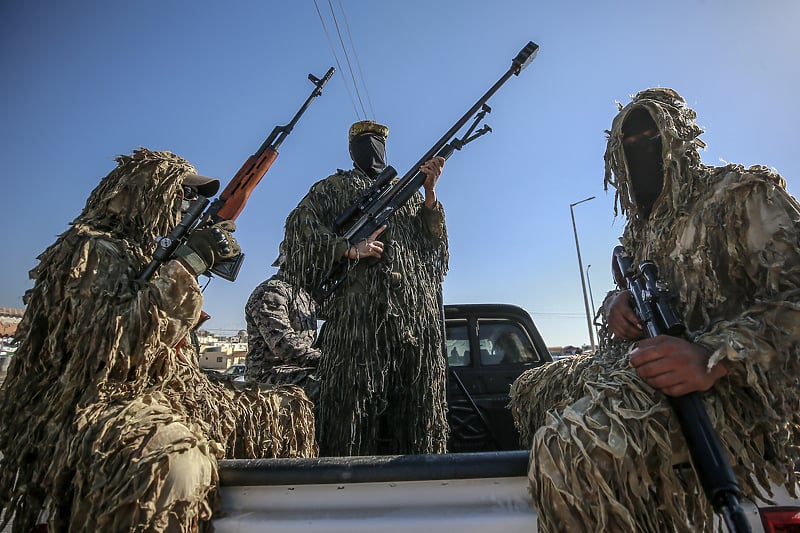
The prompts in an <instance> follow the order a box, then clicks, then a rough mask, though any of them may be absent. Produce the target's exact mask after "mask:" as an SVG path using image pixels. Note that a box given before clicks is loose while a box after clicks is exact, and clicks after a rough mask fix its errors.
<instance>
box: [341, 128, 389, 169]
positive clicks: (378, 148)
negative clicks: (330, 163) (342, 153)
mask: <svg viewBox="0 0 800 533" xmlns="http://www.w3.org/2000/svg"><path fill="white" fill-rule="evenodd" d="M388 135H389V128H387V127H386V126H383V125H381V124H378V123H377V122H374V121H372V120H362V121H360V122H356V123H355V124H353V125H352V126H350V134H349V149H350V157H351V158H352V160H353V165H355V167H356V168H357V169H358V170H360V171H362V172H363V173H364V174H366V175H367V176H369V177H370V178H372V179H375V177H376V176H377V175H378V174H380V173H381V172H383V170H384V169H385V168H386V137H387V136H388Z"/></svg>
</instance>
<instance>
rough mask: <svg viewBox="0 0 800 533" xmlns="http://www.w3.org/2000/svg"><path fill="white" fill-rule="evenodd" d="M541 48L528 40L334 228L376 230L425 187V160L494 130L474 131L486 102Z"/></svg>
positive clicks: (334, 283) (349, 233)
mask: <svg viewBox="0 0 800 533" xmlns="http://www.w3.org/2000/svg"><path fill="white" fill-rule="evenodd" d="M538 51H539V46H538V45H537V44H535V43H533V42H528V44H526V45H525V47H524V48H523V49H522V50H521V51H520V52H519V53H518V54H517V56H516V57H515V58H514V59H513V60H512V61H511V67H510V68H509V69H508V71H507V72H506V73H505V74H504V75H503V76H502V77H501V78H500V79H499V80H498V81H497V83H495V84H494V85H493V86H492V87H491V88H490V89H489V90H488V91H487V92H486V94H484V95H483V96H482V97H481V98H480V99H479V100H478V101H477V102H476V103H475V105H473V106H472V107H471V108H470V110H469V111H467V112H466V113H465V114H464V116H462V117H461V119H459V120H458V122H456V123H455V125H454V126H453V127H452V128H450V129H449V130H448V131H447V133H445V134H444V135H443V136H442V138H441V139H439V140H438V141H437V142H436V144H434V145H433V147H431V149H430V150H428V151H427V152H426V153H425V155H423V156H422V157H421V158H420V159H419V161H417V162H416V163H415V164H414V165H413V166H412V167H411V170H409V171H408V172H406V174H405V175H404V176H403V177H402V178H400V179H397V180H395V177H396V176H397V171H396V170H395V169H394V168H393V167H392V166H387V167H386V169H385V170H384V171H383V172H381V173H380V174H378V175H377V176H376V177H375V180H374V181H373V183H372V185H371V186H370V187H368V188H367V189H365V190H364V191H362V193H361V196H360V198H359V200H358V201H357V202H356V203H355V204H354V205H352V206H350V207H349V208H347V209H346V210H345V211H344V212H343V213H342V214H341V215H339V217H337V218H336V220H335V221H334V224H333V228H332V229H333V231H334V232H336V233H337V234H341V235H342V237H344V238H345V239H346V240H347V242H348V243H349V244H355V243H357V242H359V241H361V240H363V239H366V238H367V237H368V236H369V235H371V234H372V233H373V232H374V231H375V230H377V229H378V228H380V227H381V226H383V225H384V224H385V223H386V222H387V221H388V220H389V218H390V217H391V216H392V215H393V214H394V212H395V211H397V210H398V209H399V208H401V207H402V206H403V205H405V203H406V202H407V201H408V200H409V199H410V198H411V197H412V196H413V195H414V193H415V192H416V191H418V190H419V188H420V187H422V185H423V184H424V183H425V179H426V175H425V174H424V173H423V172H422V171H421V170H419V168H420V167H421V166H422V164H423V163H425V162H426V161H428V160H429V159H431V158H433V157H442V158H444V159H447V158H449V157H450V156H451V155H453V152H454V151H455V150H461V149H462V148H463V147H464V145H466V144H467V143H469V142H471V141H473V140H475V139H477V138H478V137H480V136H481V135H484V134H485V133H489V132H491V131H492V129H491V128H490V127H489V126H488V125H484V126H483V127H482V128H480V129H479V130H477V131H474V130H475V127H476V126H477V125H478V123H479V122H480V121H481V120H483V118H484V116H485V115H486V113H490V112H491V108H490V107H489V106H488V105H486V102H487V101H488V100H489V98H491V97H492V95H493V94H494V93H496V92H497V90H498V89H500V87H501V86H502V85H503V84H504V83H505V82H506V81H508V79H509V78H510V77H511V76H512V75H515V76H518V75H519V73H520V72H521V71H522V69H524V68H525V67H527V66H528V65H529V64H530V62H531V61H533V59H534V58H535V57H536V53H537V52H538ZM479 110H480V112H479ZM476 113H477V115H476ZM473 115H476V116H475V118H474V120H473V123H472V125H471V126H470V128H469V130H468V131H467V132H466V133H465V134H464V135H463V136H462V138H461V139H458V138H456V139H453V140H452V141H451V140H450V139H452V138H453V137H454V136H455V135H456V133H457V132H458V130H460V129H461V128H462V127H463V126H464V125H465V124H466V123H467V122H468V121H469V120H470V118H471V117H472V116H473ZM473 131H474V133H473ZM347 270H348V269H347V262H346V261H342V262H341V263H339V265H338V266H337V267H335V268H334V269H333V270H332V271H331V272H330V273H329V274H328V276H327V277H326V279H325V280H324V281H323V282H322V283H321V284H320V286H319V287H317V289H316V290H315V291H314V296H315V298H317V299H318V300H319V301H322V300H324V299H326V298H328V297H329V296H330V295H331V294H333V292H334V291H335V290H336V288H337V287H339V285H341V283H342V282H343V281H344V280H345V278H346V277H347Z"/></svg>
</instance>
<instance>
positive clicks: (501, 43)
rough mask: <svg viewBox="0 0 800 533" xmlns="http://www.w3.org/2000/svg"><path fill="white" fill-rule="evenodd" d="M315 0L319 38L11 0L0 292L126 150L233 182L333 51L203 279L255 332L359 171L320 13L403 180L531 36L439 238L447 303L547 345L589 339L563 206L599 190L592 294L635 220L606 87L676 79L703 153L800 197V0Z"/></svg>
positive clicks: (82, 1) (16, 280)
mask: <svg viewBox="0 0 800 533" xmlns="http://www.w3.org/2000/svg"><path fill="white" fill-rule="evenodd" d="M317 4H318V5H319V10H320V12H321V13H322V17H323V20H324V21H325V27H326V28H327V30H328V32H327V34H326V31H325V29H324V28H323V23H322V22H321V20H320V16H319V14H318V11H317V7H316V6H315V4H314V2H313V0H293V1H289V2H276V1H272V2H270V1H263V0H258V1H257V0H247V1H238V0H231V1H228V2H218V1H209V0H193V1H190V0H167V1H155V0H143V1H139V2H107V1H103V0H76V1H73V2H35V1H31V2H22V1H13V0H12V1H5V2H2V3H0V72H2V82H0V102H2V104H0V106H2V107H1V108H2V114H1V115H0V162H2V166H0V172H2V184H3V188H4V192H3V196H2V198H3V207H4V208H3V211H2V217H3V231H2V244H3V250H4V253H3V260H2V261H0V307H22V294H23V293H24V292H25V290H26V289H28V288H30V287H31V282H30V281H29V280H28V275H27V273H28V271H29V270H30V269H31V268H33V267H34V266H35V265H36V256H37V255H38V254H39V253H41V252H42V251H43V250H44V249H45V248H46V247H47V246H49V245H50V244H51V243H52V242H53V241H54V240H55V238H56V236H57V235H58V234H59V233H61V232H63V231H64V230H65V229H66V228H67V224H68V222H70V221H71V220H72V219H74V218H75V216H76V215H77V214H78V213H79V212H80V210H81V209H82V207H83V205H84V203H85V201H86V198H87V197H88V195H89V192H90V191H91V190H92V189H93V188H94V187H95V186H96V185H97V183H98V182H99V180H100V179H101V178H102V177H103V176H105V175H106V174H107V173H108V172H109V171H110V170H111V169H112V168H113V166H114V162H113V158H114V157H115V156H116V155H119V154H123V153H130V152H131V151H132V150H134V149H135V148H137V147H139V146H144V147H147V148H151V149H155V150H170V151H173V152H175V153H177V154H178V155H181V156H183V157H185V158H186V159H188V160H189V161H190V162H192V163H193V164H194V165H195V166H196V167H197V168H198V169H199V171H200V172H201V173H203V174H207V175H210V176H216V177H218V178H220V180H221V181H222V183H223V186H224V185H225V184H227V182H228V181H229V180H230V178H231V177H232V176H233V175H234V174H235V173H236V171H237V170H238V169H239V167H240V166H241V164H242V162H243V161H244V160H245V159H246V158H247V157H248V156H249V155H250V154H252V153H253V152H254V151H255V150H256V149H257V148H258V147H259V146H260V145H261V143H262V142H263V140H264V139H265V138H266V136H267V135H268V134H269V132H270V131H271V130H272V128H273V127H274V126H276V125H279V124H285V123H286V122H288V121H289V120H290V119H291V117H292V116H293V115H294V114H295V112H296V111H297V110H298V109H299V107H300V105H301V104H302V103H303V101H304V100H305V99H306V98H307V96H308V95H309V94H310V92H311V90H312V89H313V86H312V85H311V83H310V82H309V81H308V79H307V75H308V74H309V73H313V74H314V75H315V76H322V75H323V74H324V73H325V72H326V71H327V69H328V68H329V67H331V66H336V67H337V72H336V73H335V74H334V77H333V78H332V79H331V81H330V82H329V83H328V85H327V87H326V88H325V90H324V93H323V95H322V96H321V97H319V98H318V99H316V100H315V101H314V103H313V104H312V105H311V107H310V108H309V109H308V111H307V112H306V113H305V115H304V116H303V117H302V118H301V119H300V121H299V123H298V124H297V126H296V127H295V130H294V132H293V133H292V134H291V135H289V136H288V137H287V139H286V141H285V142H284V143H283V145H282V146H281V148H280V155H279V157H278V159H277V161H276V162H275V164H274V165H273V167H272V169H271V170H270V171H269V173H268V174H267V175H266V176H265V178H264V180H263V181H262V182H261V185H260V186H259V188H258V189H257V190H256V191H255V192H254V193H253V196H252V197H251V199H250V202H249V203H248V205H247V207H246V208H245V211H244V213H243V214H242V215H240V216H239V218H238V219H237V225H238V230H237V232H236V235H237V238H238V240H239V242H240V244H241V245H242V247H243V249H244V251H245V253H246V254H247V257H246V259H245V263H244V266H243V268H242V271H241V273H240V275H239V278H238V279H237V280H236V282H234V283H230V282H228V281H225V280H222V279H213V280H212V281H211V282H210V284H209V285H208V287H207V288H206V290H205V296H206V303H205V310H206V311H207V312H208V313H209V314H211V316H212V319H211V320H210V321H209V322H207V323H206V326H207V329H209V330H211V331H213V332H219V333H232V332H234V331H235V330H238V329H243V328H244V317H243V310H242V308H243V306H244V303H245V301H246V299H247V297H248V295H249V293H250V291H251V290H252V289H253V288H254V287H255V286H256V285H257V284H258V283H259V282H261V281H262V280H263V279H265V278H267V277H268V276H269V275H271V274H272V273H273V272H274V270H275V269H274V268H272V267H270V266H269V265H270V264H271V263H272V261H273V260H274V258H275V256H276V255H277V249H278V244H279V242H280V240H281V237H282V234H283V222H284V220H285V218H286V215H287V214H288V212H289V211H290V210H291V209H292V208H293V207H294V206H295V205H296V204H297V202H298V201H299V200H300V199H301V198H302V196H303V195H304V194H305V193H306V192H307V190H308V188H309V187H310V186H311V185H312V184H313V183H314V182H315V181H317V180H319V179H322V178H324V177H326V176H327V175H329V174H331V173H333V172H334V171H335V169H336V168H350V166H351V164H350V160H349V157H348V155H347V129H348V127H349V125H350V124H351V123H352V122H354V121H355V120H359V119H362V118H364V114H365V113H364V111H362V106H361V104H360V103H359V100H358V98H357V96H356V92H355V91H354V89H353V86H352V83H350V74H349V69H348V66H347V65H348V63H347V60H346V58H345V56H344V54H343V53H342V50H341V47H340V46H339V39H338V36H337V32H336V26H335V25H334V22H333V18H332V17H331V6H333V8H334V10H335V12H336V14H337V21H338V22H339V26H340V32H341V34H342V38H343V39H344V41H345V43H346V44H348V46H349V43H350V42H352V44H353V45H354V46H353V48H351V49H349V51H348V57H349V58H350V64H351V65H352V68H353V72H354V73H355V75H356V77H357V78H358V79H359V80H362V81H363V85H362V86H361V87H359V91H358V95H360V96H361V101H362V102H364V106H363V108H364V109H365V110H366V115H367V117H368V118H371V119H376V120H378V121H380V122H383V123H384V124H387V125H389V127H390V134H389V140H388V156H389V162H390V164H392V165H393V166H394V167H395V168H397V170H398V171H399V172H400V173H401V174H403V173H405V172H406V171H407V170H408V169H409V168H410V165H412V164H413V163H415V162H416V161H417V160H418V159H419V158H420V157H421V156H422V155H423V154H424V153H425V152H426V151H427V150H428V149H429V148H430V147H431V146H432V145H433V144H434V143H435V142H436V141H437V140H438V139H439V138H440V137H441V136H442V135H443V134H444V133H445V132H446V131H447V130H448V129H450V127H451V126H452V125H453V124H454V123H455V122H456V121H457V120H458V119H459V118H460V117H461V116H462V115H463V114H464V113H465V112H466V111H467V110H468V109H469V108H470V107H471V106H472V105H473V104H474V103H475V102H476V101H477V100H478V98H479V97H480V96H482V95H483V94H484V93H485V92H486V90H488V88H489V87H490V86H491V85H492V84H493V83H494V82H495V81H497V80H498V79H499V78H500V76H502V75H503V74H504V73H505V72H506V70H507V69H508V68H509V66H510V64H511V59H512V58H513V57H514V56H515V55H516V54H517V52H518V51H519V50H520V49H521V48H522V47H523V46H524V45H525V44H526V43H527V42H528V41H534V42H535V43H537V44H538V45H539V46H540V51H539V55H538V57H537V58H536V59H535V60H534V61H533V63H531V65H530V66H529V67H528V68H527V69H526V70H524V71H523V72H522V73H521V75H520V76H519V77H512V78H511V79H510V80H509V81H508V82H507V83H506V84H505V85H504V86H503V88H501V89H500V91H499V92H498V93H497V94H496V95H495V96H494V97H493V98H492V99H491V100H490V101H489V105H490V106H491V107H492V113H491V114H490V115H488V117H487V120H486V122H487V123H488V124H489V125H490V126H491V127H492V129H493V132H492V133H491V134H489V135H486V136H484V137H482V138H481V139H479V140H477V141H475V142H474V143H473V144H471V145H469V146H468V147H466V148H465V149H464V150H463V151H462V152H457V153H456V154H455V155H453V156H452V157H451V158H450V160H449V161H448V162H447V164H446V166H445V170H444V173H443V175H442V178H441V181H440V185H439V187H438V189H437V192H438V196H439V198H440V200H441V201H442V203H443V205H444V206H445V210H446V213H447V222H448V230H449V235H450V252H451V260H450V271H449V273H448V275H447V279H446V281H445V286H444V292H445V300H446V301H447V302H449V303H467V302H484V303H491V302H503V303H514V304H517V305H521V306H522V307H524V308H526V309H527V310H528V311H529V312H530V313H531V314H532V316H533V318H534V320H535V321H536V323H537V325H538V326H539V329H540V331H541V333H542V335H543V336H544V338H545V341H546V342H547V343H548V344H549V345H551V346H552V345H562V344H582V343H588V341H589V333H588V327H587V323H586V315H585V312H584V301H583V293H582V290H581V279H580V269H579V267H578V259H577V253H576V246H575V238H574V236H573V225H572V220H571V217H570V204H572V203H576V202H579V201H581V200H583V199H585V198H588V197H591V196H595V197H596V198H595V199H594V200H590V201H587V202H584V203H581V204H580V205H576V206H575V207H574V214H575V222H576V227H577V233H578V238H579V243H580V250H581V256H582V260H583V268H584V271H585V270H587V269H588V280H589V284H590V285H591V289H592V290H591V296H592V300H593V301H594V304H595V305H596V306H597V305H599V304H600V302H601V301H602V299H603V297H604V295H605V293H606V291H607V290H609V289H610V288H611V286H612V283H611V275H610V268H609V266H610V258H611V249H612V247H613V246H614V245H615V244H616V239H617V237H618V236H619V235H620V234H621V232H622V229H623V226H624V220H623V219H622V218H617V219H615V218H614V215H613V199H614V195H613V191H609V192H608V193H606V192H604V191H603V152H604V150H605V138H604V130H605V129H607V128H608V127H609V126H610V124H611V120H612V118H613V117H614V115H615V113H616V110H617V107H616V103H615V102H616V101H620V102H622V103H627V102H628V101H629V99H630V95H632V94H634V93H636V92H637V91H639V90H641V89H645V88H647V87H652V86H669V87H673V88H675V89H676V90H677V91H678V92H680V93H681V94H682V95H683V96H684V97H685V98H686V99H687V101H688V102H689V105H690V106H691V107H693V108H694V109H695V110H696V111H697V113H698V122H699V123H700V125H702V126H703V127H704V128H705V129H706V131H707V133H706V134H705V135H704V136H703V139H705V141H706V143H707V144H708V149H707V150H706V151H705V152H703V153H702V157H703V160H704V162H706V163H708V164H718V163H720V162H721V161H726V162H737V163H742V164H744V165H751V164H764V165H768V166H771V167H774V168H775V169H777V170H778V171H779V172H780V173H781V174H782V175H783V176H784V177H785V178H786V180H787V182H788V188H789V191H790V192H792V193H793V194H794V195H795V196H797V195H798V193H800V181H798V180H800V158H798V157H797V152H796V151H797V150H798V135H797V131H798V128H797V127H798V124H799V123H800V103H798V102H800V99H798V96H797V91H798V86H800V62H799V61H798V59H797V52H798V50H800V31H798V29H797V28H798V26H799V25H800V2H798V1H797V0H762V1H760V2H753V1H751V0H674V1H672V2H666V3H665V2H644V1H643V2H638V3H637V2H631V1H620V0H603V1H589V0H587V1H577V0H559V1H551V2H533V1H530V0H496V1H493V2H487V1H485V0H481V1H478V0H434V1H431V0H428V1H424V2H423V1H420V0H384V1H381V2H375V1H367V0H335V1H333V0H332V1H331V2H326V1H325V0H317ZM342 13H344V14H342ZM329 37H330V38H329ZM332 45H334V46H332ZM353 49H354V50H355V53H353ZM334 51H335V53H334ZM337 58H338V64H337ZM339 67H342V68H341V69H340V68H339ZM364 87H365V88H364ZM589 265H591V267H590V266H589ZM204 279H205V278H201V280H204Z"/></svg>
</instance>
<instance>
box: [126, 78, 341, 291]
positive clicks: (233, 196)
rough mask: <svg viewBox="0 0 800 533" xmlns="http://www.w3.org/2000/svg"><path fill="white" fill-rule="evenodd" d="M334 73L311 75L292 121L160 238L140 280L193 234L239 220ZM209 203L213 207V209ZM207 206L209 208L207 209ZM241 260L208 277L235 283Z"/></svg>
mask: <svg viewBox="0 0 800 533" xmlns="http://www.w3.org/2000/svg"><path fill="white" fill-rule="evenodd" d="M334 70H335V69H334V68H333V67H331V68H329V69H328V72H326V73H325V75H324V76H323V77H322V78H321V79H320V78H317V77H316V76H314V75H313V74H309V75H308V79H309V80H310V81H311V83H313V84H314V90H313V91H311V95H310V96H309V97H308V98H307V99H306V101H305V102H304V103H303V105H302V106H301V107H300V110H299V111H298V112H297V113H296V114H295V115H294V117H293V118H292V120H290V121H289V123H288V124H286V125H284V126H275V128H273V130H272V132H271V133H270V134H269V136H268V137H267V138H266V140H265V141H264V142H263V143H262V144H261V147H260V148H259V149H258V150H257V151H256V153H254V154H253V155H251V156H250V157H248V158H247V161H245V162H244V164H243V165H242V167H241V168H240V169H239V171H238V172H237V173H236V175H235V176H234V177H233V179H231V181H230V183H228V186H227V187H225V189H224V190H223V191H222V193H221V194H220V195H219V196H218V197H217V198H216V199H215V200H214V201H213V202H211V201H210V200H209V199H208V198H204V197H202V196H199V197H198V199H197V200H195V201H194V202H193V203H192V205H191V206H190V207H189V210H188V211H187V212H186V214H185V215H184V216H183V218H182V219H181V221H180V223H179V224H178V225H177V226H176V227H175V229H174V230H172V232H170V234H169V235H167V236H166V237H162V238H161V239H159V241H158V246H157V247H156V251H155V252H154V253H153V259H152V260H151V261H150V263H149V264H148V265H147V266H146V267H145V268H144V270H143V271H142V273H141V274H140V275H139V278H138V279H139V281H147V280H149V279H150V278H151V277H153V275H154V274H155V273H156V271H157V270H158V268H159V267H160V266H161V265H162V264H163V263H164V262H165V261H167V260H169V258H170V257H172V255H173V254H174V253H175V250H177V249H178V246H180V244H181V242H183V241H184V239H185V238H186V237H187V236H188V235H189V234H190V233H191V232H192V231H194V230H196V229H198V228H202V227H207V226H211V225H213V224H216V223H217V222H220V221H222V220H231V221H233V220H236V217H238V216H239V213H241V212H242V210H243V209H244V206H245V204H246V203H247V200H248V199H249V198H250V194H252V192H253V190H255V188H256V186H257V185H258V183H259V182H260V181H261V178H263V177H264V174H266V173H267V171H268V170H269V169H270V167H271V166H272V163H273V162H275V159H277V157H278V147H279V146H280V145H281V143H282V142H283V141H284V139H286V137H287V136H288V135H289V134H290V133H291V132H292V129H293V128H294V126H295V124H296V123H297V121H298V120H299V119H300V117H301V116H302V115H303V113H305V111H306V109H307V108H308V106H309V105H311V102H312V101H313V100H314V98H316V97H317V96H319V95H321V94H322V88H323V87H324V86H325V84H326V83H328V80H329V79H331V76H333V73H334ZM209 203H210V204H211V205H210V206H209ZM207 206H209V207H208V209H207V210H206V207H207ZM242 261H244V254H243V253H240V254H239V255H237V256H236V257H232V258H231V259H228V260H226V261H220V262H218V263H216V264H215V265H214V266H212V267H211V269H210V270H209V272H207V273H206V274H207V275H209V276H210V275H211V274H212V273H213V274H216V275H217V276H219V277H221V278H223V279H226V280H228V281H235V280H236V276H238V274H239V269H240V268H241V266H242Z"/></svg>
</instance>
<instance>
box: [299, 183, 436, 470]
mask: <svg viewBox="0 0 800 533" xmlns="http://www.w3.org/2000/svg"><path fill="white" fill-rule="evenodd" d="M371 183H372V180H371V179H370V178H369V177H368V176H367V175H365V174H364V173H363V172H361V171H360V170H350V171H343V170H340V171H338V172H337V173H336V174H334V175H332V176H329V177H328V178H326V179H324V180H322V181H319V182H317V183H316V184H314V185H313V186H312V187H311V190H310V191H309V192H308V194H307V195H306V196H305V197H304V198H303V200H302V201H301V202H300V204H299V205H298V206H297V207H296V208H295V209H294V210H293V211H292V213H290V215H289V217H288V218H287V220H286V235H285V238H284V245H285V247H286V256H287V257H286V264H285V266H284V268H285V270H286V275H287V279H289V280H291V282H292V283H293V284H296V285H300V286H303V287H305V288H306V290H308V291H309V292H311V291H313V290H314V289H316V288H317V287H318V286H319V284H320V282H321V281H322V280H323V279H324V276H325V275H326V274H327V273H328V272H329V271H330V270H331V269H332V268H333V267H334V266H336V265H337V264H339V262H340V261H348V269H349V271H348V276H347V279H346V280H345V281H344V282H343V283H342V285H341V286H340V287H339V288H338V289H337V290H336V292H334V293H333V295H332V297H331V298H329V299H328V300H326V301H325V302H323V303H322V315H323V316H324V317H325V319H326V322H325V324H324V326H323V328H322V330H321V332H320V337H319V347H320V350H321V351H322V353H323V354H324V357H322V359H321V362H320V369H319V377H320V387H321V390H320V401H319V404H318V406H317V409H316V411H315V414H316V419H317V424H318V440H319V443H320V453H321V454H324V455H371V454H376V453H390V454H393V453H403V454H405V453H443V452H444V451H445V447H446V444H447V435H448V427H447V420H446V418H445V409H446V404H445V402H446V400H445V372H446V360H445V357H444V353H443V350H442V341H443V339H442V323H441V316H440V307H439V304H438V301H437V294H438V292H439V291H440V289H441V284H442V281H443V280H444V275H445V272H446V270H447V258H448V254H447V233H446V229H445V221H444V210H443V209H442V206H441V204H439V203H438V202H437V204H436V205H435V206H434V208H433V209H428V208H426V207H424V205H423V198H422V195H421V194H420V193H419V192H417V193H416V194H415V195H414V196H413V197H412V198H411V200H410V201H409V202H408V203H407V204H406V205H404V206H403V207H402V208H401V209H399V210H397V211H396V212H395V214H394V216H393V218H392V220H391V224H390V225H389V229H388V230H386V231H385V232H384V233H383V234H381V235H380V240H382V241H383V242H384V243H385V249H384V254H383V259H382V260H381V261H380V262H379V263H378V264H375V265H370V264H368V261H357V260H346V259H344V258H343V255H344V253H345V250H346V249H347V247H348V243H347V241H346V240H345V239H343V238H342V237H340V236H338V235H336V234H335V233H334V232H333V231H332V230H331V229H330V228H331V227H333V224H334V220H335V219H336V217H338V216H339V215H340V214H341V213H342V212H344V211H345V209H346V208H348V207H349V206H351V205H353V204H355V203H356V201H357V200H358V199H359V196H360V193H361V191H362V190H363V189H365V188H367V187H368V186H369V185H371Z"/></svg>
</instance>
